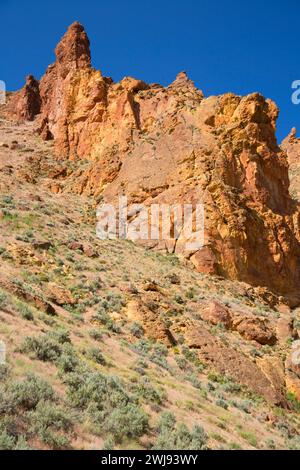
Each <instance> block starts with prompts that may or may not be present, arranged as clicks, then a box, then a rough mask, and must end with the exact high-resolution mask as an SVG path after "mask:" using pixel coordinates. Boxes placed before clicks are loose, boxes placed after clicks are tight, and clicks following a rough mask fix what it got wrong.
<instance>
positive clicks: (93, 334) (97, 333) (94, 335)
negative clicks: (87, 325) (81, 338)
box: [89, 328, 103, 341]
mask: <svg viewBox="0 0 300 470" xmlns="http://www.w3.org/2000/svg"><path fill="white" fill-rule="evenodd" d="M89 335H90V337H91V338H93V339H95V340H96V341H101V340H102V338H103V334H102V333H101V331H100V330H97V329H96V328H93V329H91V330H90V331H89Z"/></svg>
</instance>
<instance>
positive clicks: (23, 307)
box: [16, 302, 34, 321]
mask: <svg viewBox="0 0 300 470" xmlns="http://www.w3.org/2000/svg"><path fill="white" fill-rule="evenodd" d="M16 308H17V310H18V312H19V313H20V314H21V317H22V318H24V320H29V321H32V320H34V315H33V310H32V309H31V308H30V307H29V306H28V305H27V304H24V303H23V302H18V303H17V304H16Z"/></svg>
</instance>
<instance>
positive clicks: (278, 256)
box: [38, 23, 300, 305]
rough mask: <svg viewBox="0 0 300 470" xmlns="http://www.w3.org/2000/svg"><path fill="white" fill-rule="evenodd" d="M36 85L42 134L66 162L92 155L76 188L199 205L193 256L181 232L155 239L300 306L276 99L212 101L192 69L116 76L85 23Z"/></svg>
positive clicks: (299, 262)
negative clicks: (199, 244) (149, 78)
mask: <svg viewBox="0 0 300 470" xmlns="http://www.w3.org/2000/svg"><path fill="white" fill-rule="evenodd" d="M39 90H40V99H41V114H40V116H39V117H38V125H39V131H40V133H41V135H42V136H43V137H44V138H45V139H49V138H53V139H54V141H55V151H56V156H57V159H71V160H74V161H76V160H79V159H87V160H88V161H89V166H88V168H87V169H85V170H82V169H79V170H78V171H77V173H76V174H75V175H73V176H76V178H75V177H74V178H73V179H72V181H71V182H69V183H68V189H69V190H73V191H76V192H79V193H85V194H91V195H95V196H101V197H102V199H103V200H104V202H110V203H115V204H117V200H118V196H119V194H124V195H126V196H127V197H128V201H129V203H131V202H134V203H136V202H138V203H144V204H145V205H146V206H150V204H152V203H157V204H158V203H164V204H175V203H177V204H184V203H189V204H192V206H193V207H195V205H196V204H197V203H198V202H202V203H203V204H204V208H205V237H204V246H203V248H202V249H197V250H194V251H189V252H187V251H186V250H185V249H184V245H185V242H186V240H185V238H184V236H183V235H182V236H179V238H178V239H177V240H175V241H173V242H170V243H169V242H168V241H166V240H162V242H159V243H158V242H157V241H154V240H153V241H150V246H152V247H154V248H157V249H168V250H169V251H173V252H176V253H178V254H179V255H182V256H185V257H186V258H189V259H190V260H191V261H192V263H194V265H195V268H196V269H198V270H199V271H203V272H206V273H212V274H218V275H222V276H224V277H227V278H230V279H238V280H241V281H245V282H248V283H251V284H253V285H260V286H265V287H268V288H270V289H271V290H273V291H274V292H276V293H280V294H282V295H284V296H286V297H287V298H288V299H289V302H290V304H292V305H295V304H297V303H299V300H300V289H299V285H300V246H299V229H298V227H299V211H298V207H297V204H296V203H295V202H294V201H293V200H292V198H291V197H290V195H289V177H288V162H287V155H286V153H285V152H284V151H283V150H282V149H281V148H280V147H279V146H278V145H277V142H276V138H275V123H276V118H277V114H278V110H277V107H276V105H275V104H274V103H273V102H272V101H270V100H268V99H264V98H263V97H262V96H261V95H259V94H258V93H254V94H251V95H248V96H245V97H240V96H236V95H233V94H231V93H228V94H225V95H223V96H211V97H208V98H204V97H203V93H202V92H201V91H200V90H198V89H197V88H196V87H195V86H194V84H193V82H192V81H191V80H189V79H188V77H187V76H186V74H185V73H184V72H182V73H180V74H179V75H178V76H177V78H176V80H175V81H174V82H173V83H172V84H171V85H170V86H168V87H167V88H164V87H162V86H160V85H157V84H152V85H147V84H146V83H144V82H143V81H140V80H136V79H134V78H129V77H126V78H124V79H123V80H122V81H121V82H119V83H114V82H113V81H112V79H110V78H107V77H103V76H102V74H101V72H99V71H96V70H94V69H93V68H92V67H91V58H90V49H89V40H88V38H87V35H86V33H85V31H84V29H83V27H82V26H81V25H80V24H78V23H74V24H73V25H72V26H71V27H70V28H69V30H68V31H67V33H66V34H65V36H64V37H63V39H62V40H61V42H60V43H59V45H58V46H57V48H56V62H55V63H54V64H53V65H51V66H50V67H49V68H48V70H47V72H46V74H45V75H44V77H43V78H42V79H41V82H40V86H39ZM183 233H184V231H183Z"/></svg>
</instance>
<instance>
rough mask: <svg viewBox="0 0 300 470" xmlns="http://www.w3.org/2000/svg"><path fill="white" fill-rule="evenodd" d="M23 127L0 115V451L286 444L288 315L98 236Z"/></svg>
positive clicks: (48, 150) (292, 326)
mask: <svg viewBox="0 0 300 470" xmlns="http://www.w3.org/2000/svg"><path fill="white" fill-rule="evenodd" d="M33 129H34V124H32V123H29V122H28V123H23V124H15V123H12V122H11V121H8V120H6V119H4V118H2V119H1V121H0V195H1V197H0V204H1V208H0V221H1V233H0V253H1V254H0V262H1V271H0V288H1V292H0V339H1V341H3V342H4V343H5V345H6V355H7V365H6V366H4V365H2V366H0V388H1V393H0V448H1V449H9V448H18V449H23V448H28V447H30V448H38V449H47V448H50V449H53V448H59V449H60V448H63V449H65V448H74V449H81V448H83V449H102V448H109V449H111V448H121V449H126V448H130V449H132V448H138V449H147V448H155V449H157V448H182V447H183V448H185V449H188V448H197V449H201V448H213V449H220V448H224V449H238V448H242V449H253V448H259V449H263V448H268V449H270V448H278V449H280V448H299V437H298V436H299V425H300V421H299V414H298V413H299V403H298V401H297V400H296V395H295V394H298V398H300V386H299V383H300V382H299V369H298V368H297V367H295V366H294V365H293V363H292V362H291V360H290V353H291V344H292V341H293V338H296V337H297V329H298V328H299V325H300V323H299V321H300V317H299V312H298V311H297V310H293V311H291V310H290V308H289V307H288V306H287V304H285V303H284V302H283V299H282V298H281V297H278V296H276V295H274V294H272V293H271V292H269V291H268V290H267V289H265V288H264V289H263V288H259V287H257V288H254V287H252V286H250V285H249V284H246V283H239V282H236V281H229V280H225V279H224V278H220V277H218V276H208V275H206V274H202V273H198V272H196V271H195V270H194V269H193V265H192V264H190V263H189V262H187V261H186V262H182V261H179V260H178V258H177V256H176V255H174V254H161V253H157V252H155V251H151V250H147V249H145V248H143V247H138V246H136V245H134V244H132V243H131V242H130V241H124V240H123V241H122V240H106V241H100V240H98V239H97V238H96V235H95V208H96V205H95V202H94V200H93V199H92V198H90V197H87V196H83V195H81V196H80V195H76V194H72V193H66V192H63V193H61V192H58V193H57V194H56V192H57V191H56V187H57V185H59V184H60V181H65V178H66V177H67V176H68V175H70V177H71V178H72V177H73V176H72V175H74V171H78V168H80V165H81V164H82V163H80V162H79V163H78V162H68V161H67V162H61V161H58V160H57V158H56V157H55V155H54V150H53V143H52V141H49V142H44V141H43V140H42V139H41V138H40V137H39V136H37V135H36V134H35V133H34V132H33ZM166 412H168V414H166ZM175 421H176V422H175Z"/></svg>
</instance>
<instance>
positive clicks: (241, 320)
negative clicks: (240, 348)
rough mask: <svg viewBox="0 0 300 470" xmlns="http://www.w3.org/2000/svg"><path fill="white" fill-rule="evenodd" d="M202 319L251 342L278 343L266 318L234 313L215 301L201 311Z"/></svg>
mask: <svg viewBox="0 0 300 470" xmlns="http://www.w3.org/2000/svg"><path fill="white" fill-rule="evenodd" d="M201 318H202V319H203V320H205V321H208V322H209V323H212V324H213V325H218V324H222V325H223V326H224V327H225V328H226V329H227V330H232V331H237V332H238V333H239V334H240V335H241V336H243V337H244V338H245V339H247V340H249V341H256V342H257V343H260V344H269V345H273V344H275V343H276V334H275V331H274V329H273V328H272V326H271V325H270V322H269V321H268V320H267V319H266V318H259V317H256V316H254V315H250V314H248V313H245V312H237V311H233V310H232V309H229V308H227V307H226V306H225V305H223V304H221V303H220V302H217V301H215V300H213V301H211V302H210V303H209V305H207V306H206V307H205V308H204V309H203V310H202V311H201Z"/></svg>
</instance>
